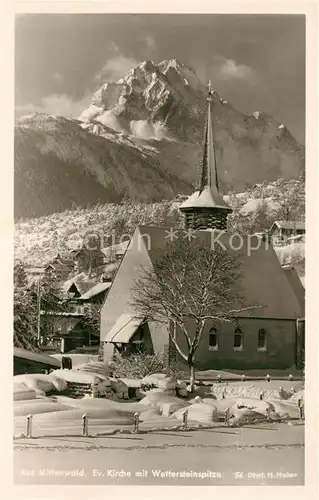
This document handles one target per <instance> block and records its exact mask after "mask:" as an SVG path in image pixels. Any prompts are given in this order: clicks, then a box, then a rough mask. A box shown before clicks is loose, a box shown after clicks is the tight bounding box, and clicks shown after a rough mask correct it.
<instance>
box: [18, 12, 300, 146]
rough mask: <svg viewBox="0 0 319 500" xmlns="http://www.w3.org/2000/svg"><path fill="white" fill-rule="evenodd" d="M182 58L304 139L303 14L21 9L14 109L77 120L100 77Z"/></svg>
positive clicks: (231, 97)
mask: <svg viewBox="0 0 319 500" xmlns="http://www.w3.org/2000/svg"><path fill="white" fill-rule="evenodd" d="M171 58H177V59H178V60H179V61H180V62H182V63H184V64H187V65H189V66H191V67H192V68H193V69H194V70H195V72H196V73H197V75H198V77H199V78H200V79H201V80H202V81H203V82H207V80H208V78H211V80H212V83H213V86H214V88H215V89H216V90H217V91H218V93H219V94H221V95H222V96H223V98H224V99H226V100H228V101H229V102H230V103H231V104H232V105H233V106H234V107H235V108H236V109H238V110H239V111H242V112H244V113H248V114H251V113H252V112H254V111H264V112H265V113H268V114H270V115H271V116H273V117H274V118H275V119H276V120H278V121H279V122H280V123H283V124H285V125H286V126H287V127H288V129H289V130H290V131H291V133H292V135H293V136H294V137H295V138H296V139H297V140H298V141H300V142H301V143H304V137H305V17H304V16H303V15H266V14H262V15H230V14H228V15H227V14H224V15H223V14H205V15H194V14H189V15H187V14H143V15H141V14H119V15H114V14H23V15H18V16H17V17H16V23H15V107H16V114H17V116H21V115H22V114H24V113H27V112H29V111H44V112H47V113H50V114H60V115H63V116H67V117H73V118H76V117H78V116H79V115H80V113H81V111H83V109H85V108H86V107H87V106H88V105H89V104H90V102H91V98H92V94H93V93H94V91H95V90H97V89H98V88H99V87H100V86H101V84H102V83H105V82H106V81H110V80H111V81H116V80H118V79H119V78H121V77H122V76H124V75H125V74H126V73H127V72H128V70H129V69H130V68H132V67H134V66H136V65H137V64H138V63H139V62H141V61H144V60H146V59H151V60H154V61H160V60H163V59H171Z"/></svg>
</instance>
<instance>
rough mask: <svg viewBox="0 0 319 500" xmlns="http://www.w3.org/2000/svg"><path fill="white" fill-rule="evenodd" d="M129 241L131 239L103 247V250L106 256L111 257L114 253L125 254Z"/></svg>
mask: <svg viewBox="0 0 319 500" xmlns="http://www.w3.org/2000/svg"><path fill="white" fill-rule="evenodd" d="M129 243H130V240H125V241H122V242H121V243H116V244H115V245H111V246H109V247H105V248H102V249H101V251H102V253H103V254H104V255H105V256H106V257H110V256H111V255H112V254H113V253H114V254H115V255H124V254H125V251H126V249H127V247H128V245H129Z"/></svg>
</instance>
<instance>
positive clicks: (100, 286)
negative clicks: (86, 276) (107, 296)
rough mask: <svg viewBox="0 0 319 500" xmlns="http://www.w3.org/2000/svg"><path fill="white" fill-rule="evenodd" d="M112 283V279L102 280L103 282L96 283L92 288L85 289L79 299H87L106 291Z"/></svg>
mask: <svg viewBox="0 0 319 500" xmlns="http://www.w3.org/2000/svg"><path fill="white" fill-rule="evenodd" d="M111 285H112V281H104V282H103V283H97V284H96V285H94V286H93V287H92V288H90V289H89V290H87V291H86V292H85V293H84V294H83V295H81V297H80V298H81V299H83V300H88V299H91V298H92V297H95V296H96V295H99V294H100V293H103V292H106V290H108V289H109V288H110V287H111Z"/></svg>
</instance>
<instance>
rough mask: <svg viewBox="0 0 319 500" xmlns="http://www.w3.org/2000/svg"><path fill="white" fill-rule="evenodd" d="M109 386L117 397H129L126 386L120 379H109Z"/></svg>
mask: <svg viewBox="0 0 319 500" xmlns="http://www.w3.org/2000/svg"><path fill="white" fill-rule="evenodd" d="M111 388H112V391H113V392H115V393H116V395H117V397H118V398H119V399H129V396H128V387H127V385H126V384H125V383H124V382H123V381H122V380H119V379H111Z"/></svg>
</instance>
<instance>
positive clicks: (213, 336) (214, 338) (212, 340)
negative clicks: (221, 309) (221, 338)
mask: <svg viewBox="0 0 319 500" xmlns="http://www.w3.org/2000/svg"><path fill="white" fill-rule="evenodd" d="M209 350H210V351H217V350H218V335H217V330H216V328H212V329H211V330H210V332H209Z"/></svg>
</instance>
